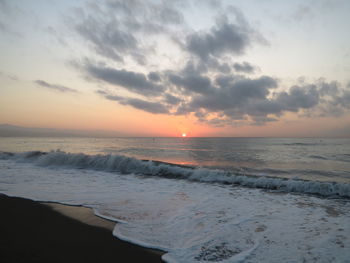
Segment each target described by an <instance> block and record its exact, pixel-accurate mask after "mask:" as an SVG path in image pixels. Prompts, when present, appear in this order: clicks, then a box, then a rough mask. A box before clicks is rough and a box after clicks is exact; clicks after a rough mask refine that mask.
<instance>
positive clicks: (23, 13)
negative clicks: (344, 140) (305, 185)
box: [0, 0, 350, 137]
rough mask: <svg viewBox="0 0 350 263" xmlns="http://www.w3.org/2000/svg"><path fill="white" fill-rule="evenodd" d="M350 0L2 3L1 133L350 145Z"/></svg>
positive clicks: (19, 0)
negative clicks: (7, 127)
mask: <svg viewBox="0 0 350 263" xmlns="http://www.w3.org/2000/svg"><path fill="white" fill-rule="evenodd" d="M349 12H350V1H347V0H303V1H301V0H300V1H298V0H293V1H280V0H278V1H277V0H245V1H237V0H222V1H219V0H202V1H200V0H187V1H185V0H172V1H170V0H169V1H165V0H163V1H161V0H128V1H126V0H101V1H91V0H75V1H74V0H61V1H54V0H0V124H1V123H2V124H5V123H6V124H11V125H18V126H25V127H45V128H54V129H77V130H105V131H118V132H119V133H120V134H124V135H127V136H181V134H182V133H186V134H187V135H188V136H193V137H197V136H198V137H201V136H208V137H220V136H232V137H236V136H237V137H350V74H349V73H350V34H349V27H350V18H349Z"/></svg>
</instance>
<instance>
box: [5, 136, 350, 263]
mask: <svg viewBox="0 0 350 263" xmlns="http://www.w3.org/2000/svg"><path fill="white" fill-rule="evenodd" d="M0 142H1V140H0ZM8 143H10V144H11V145H12V146H11V145H10V144H8V147H7V146H6V145H7V144H6V143H4V145H5V146H3V147H2V148H3V149H5V150H6V152H2V153H0V193H2V194H5V195H7V196H12V197H21V198H26V199H21V198H8V197H2V201H1V203H2V204H1V207H2V208H3V210H2V214H3V216H2V222H1V226H2V229H1V234H2V233H4V234H3V235H2V241H1V242H2V246H1V247H2V250H4V251H0V252H1V255H4V256H3V258H4V259H6V261H5V262H67V261H68V262H70V261H71V262H73V261H74V262H76V261H78V262H83V261H84V262H89V261H90V262H109V261H117V262H118V261H119V262H156V261H157V262H160V261H161V260H163V261H164V262H169V263H170V262H171V263H182V262H186V263H187V262H193V263H195V262H222V263H233V262H251V263H254V262H258V263H260V262H266V263H267V262H268V263H272V262H273V263H279V262H317V263H319V262H324V263H328V262H349V261H348V259H349V258H350V251H349V247H350V239H349V238H348V236H349V234H350V224H349V220H350V202H349V200H350V199H349V198H350V184H349V182H350V181H349V180H350V178H349V172H348V171H350V166H349V160H350V159H349V158H350V156H349V155H348V154H347V153H348V152H349V149H350V142H349V141H347V140H335V139H329V140H322V141H320V140H315V139H249V140H248V139H236V138H225V139H224V138H213V139H210V138H187V139H186V140H182V139H176V138H157V139H156V140H153V139H149V138H148V139H147V138H127V139H122V138H118V139H103V140H102V139H100V140H97V139H96V140H95V139H93V140H92V139H88V138H79V139H70V138H65V139H60V138H47V139H41V142H39V141H38V140H37V139H35V138H33V139H31V140H25V141H24V140H23V139H21V138H18V139H11V140H10V142H8ZM59 144H60V145H61V146H62V147H63V148H67V150H69V151H60V150H53V151H47V149H49V148H51V149H55V148H56V146H58V145H59ZM38 145H39V146H38ZM66 145H70V146H69V147H68V146H67V147H66ZM16 147H17V148H16ZM28 149H39V150H35V151H27V150H28ZM70 151H71V152H70ZM111 152H113V153H111ZM146 152H148V153H149V154H148V155H149V156H148V157H147V156H146ZM121 153H123V154H121ZM300 154H302V156H303V157H302V158H301V157H300V156H301V155H300ZM128 155H134V156H128ZM160 156H162V158H159V157H160ZM210 159H212V160H210ZM175 160H177V161H176V162H175ZM167 161H171V162H170V163H169V162H167ZM227 164H229V165H230V166H227ZM210 165H212V166H210ZM28 199H29V200H28ZM30 200H32V201H30ZM34 201H35V202H34ZM67 222H70V223H67ZM121 240H122V241H121ZM125 242H126V243H125ZM131 244H134V245H131ZM152 249H153V250H152ZM154 251H156V253H154Z"/></svg>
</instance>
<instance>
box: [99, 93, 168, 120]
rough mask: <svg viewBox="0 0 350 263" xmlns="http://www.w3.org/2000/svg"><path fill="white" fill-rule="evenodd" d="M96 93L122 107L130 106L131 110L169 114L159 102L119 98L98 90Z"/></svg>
mask: <svg viewBox="0 0 350 263" xmlns="http://www.w3.org/2000/svg"><path fill="white" fill-rule="evenodd" d="M97 93H99V94H101V95H102V96H104V97H105V98H106V99H108V100H113V101H117V102H118V103H120V104H122V105H128V106H132V107H133V108H136V109H139V110H143V111H146V112H150V113H153V114H169V110H168V109H167V107H166V106H165V105H163V104H162V103H160V102H150V101H146V100H141V99H137V98H125V97H120V96H115V95H111V94H109V93H108V92H106V91H103V90H98V91H97Z"/></svg>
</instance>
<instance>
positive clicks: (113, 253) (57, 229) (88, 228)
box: [0, 195, 162, 263]
mask: <svg viewBox="0 0 350 263" xmlns="http://www.w3.org/2000/svg"><path fill="white" fill-rule="evenodd" d="M0 207H1V216H0V233H1V235H0V255H1V262H4V263H5V262H6V263H7V262H75V263H76V262H162V261H161V259H160V257H161V254H160V253H155V252H154V251H152V250H148V249H144V248H142V247H139V246H136V245H133V244H130V243H128V242H124V241H121V240H119V239H117V238H116V237H114V236H112V230H113V227H114V225H115V223H114V222H111V221H108V220H104V219H102V218H99V217H97V216H95V215H94V214H93V211H92V210H91V209H89V208H85V207H75V206H65V205H61V204H56V203H38V202H34V201H31V200H28V199H23V198H17V197H8V196H5V195H0Z"/></svg>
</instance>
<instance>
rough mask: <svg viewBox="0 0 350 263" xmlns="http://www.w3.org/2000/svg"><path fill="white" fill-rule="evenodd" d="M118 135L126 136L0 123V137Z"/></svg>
mask: <svg viewBox="0 0 350 263" xmlns="http://www.w3.org/2000/svg"><path fill="white" fill-rule="evenodd" d="M82 136H83V137H84V136H85V137H117V136H125V134H123V133H121V132H118V131H104V130H73V129H72V130H71V129H53V128H37V127H24V126H16V125H11V124H0V137H82Z"/></svg>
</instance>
